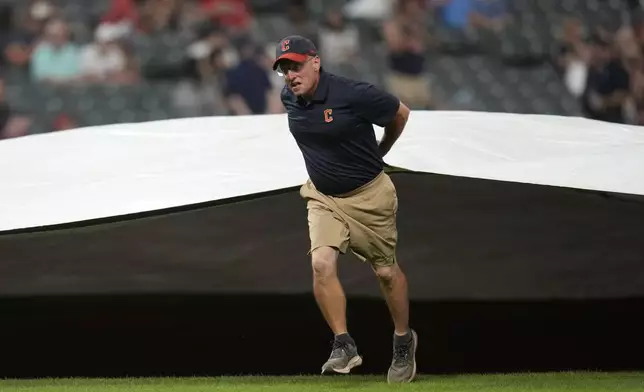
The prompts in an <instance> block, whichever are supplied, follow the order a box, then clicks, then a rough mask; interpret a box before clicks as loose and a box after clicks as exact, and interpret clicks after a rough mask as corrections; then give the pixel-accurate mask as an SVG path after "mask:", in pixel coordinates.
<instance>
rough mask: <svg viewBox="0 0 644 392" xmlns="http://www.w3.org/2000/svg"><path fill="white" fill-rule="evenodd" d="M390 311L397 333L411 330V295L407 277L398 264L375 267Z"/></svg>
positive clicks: (400, 333)
mask: <svg viewBox="0 0 644 392" xmlns="http://www.w3.org/2000/svg"><path fill="white" fill-rule="evenodd" d="M374 270H375V272H376V275H377V276H378V281H379V283H380V290H381V291H382V293H383V295H384V297H385V300H386V301H387V307H388V308H389V313H390V314H391V318H392V320H393V322H394V330H395V333H396V334H397V335H404V334H405V333H407V332H409V296H408V293H407V277H406V276H405V274H404V273H403V271H402V270H401V269H400V266H399V265H398V264H394V265H392V266H388V267H375V268H374Z"/></svg>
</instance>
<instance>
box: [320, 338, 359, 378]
mask: <svg viewBox="0 0 644 392" xmlns="http://www.w3.org/2000/svg"><path fill="white" fill-rule="evenodd" d="M360 365H362V357H361V356H360V355H358V348H357V347H356V346H355V345H354V344H351V343H347V342H341V341H338V340H334V341H333V350H332V351H331V355H330V356H329V359H328V360H327V361H326V362H325V363H324V365H322V374H324V373H325V372H327V371H333V372H336V373H342V374H347V373H349V372H351V369H353V368H354V367H356V366H360Z"/></svg>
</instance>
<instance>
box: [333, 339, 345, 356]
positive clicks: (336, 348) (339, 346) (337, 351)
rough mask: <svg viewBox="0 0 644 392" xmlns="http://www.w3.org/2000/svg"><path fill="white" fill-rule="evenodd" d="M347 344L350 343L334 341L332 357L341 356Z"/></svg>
mask: <svg viewBox="0 0 644 392" xmlns="http://www.w3.org/2000/svg"><path fill="white" fill-rule="evenodd" d="M347 346H348V344H347V343H345V342H341V341H339V340H334V341H333V348H332V352H331V357H332V358H335V357H339V356H341V355H342V350H344V349H346V348H347Z"/></svg>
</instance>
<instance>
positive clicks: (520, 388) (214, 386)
mask: <svg viewBox="0 0 644 392" xmlns="http://www.w3.org/2000/svg"><path fill="white" fill-rule="evenodd" d="M392 390H393V391H428V392H447V391H449V392H496V391H504V392H524V391H553V392H559V391H561V392H564V391H565V392H574V391H620V392H621V391H644V373H626V372H622V373H584V372H576V373H533V374H504V375H464V376H419V378H418V379H417V380H416V381H414V382H413V383H411V384H406V385H387V384H386V382H384V377H375V376H358V375H351V376H301V377H220V378H129V379H41V380H0V391H2V392H17V391H47V392H63V391H64V392H80V391H87V392H90V391H91V392H107V391H110V392H116V391H123V392H144V391H145V392H152V391H155V392H156V391H160V392H165V391H167V392H170V391H172V392H201V391H203V392H208V391H236V392H254V391H284V392H296V391H302V392H308V391H345V392H347V391H373V392H382V391H392Z"/></svg>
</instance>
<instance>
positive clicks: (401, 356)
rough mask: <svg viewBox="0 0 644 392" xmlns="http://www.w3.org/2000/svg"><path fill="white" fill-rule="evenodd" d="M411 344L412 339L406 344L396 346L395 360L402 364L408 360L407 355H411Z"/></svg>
mask: <svg viewBox="0 0 644 392" xmlns="http://www.w3.org/2000/svg"><path fill="white" fill-rule="evenodd" d="M410 346H411V341H410V342H409V343H406V344H399V345H396V346H395V347H394V362H395V363H396V364H398V365H402V364H404V363H405V362H407V356H408V355H409V350H410V348H411V347H410Z"/></svg>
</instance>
